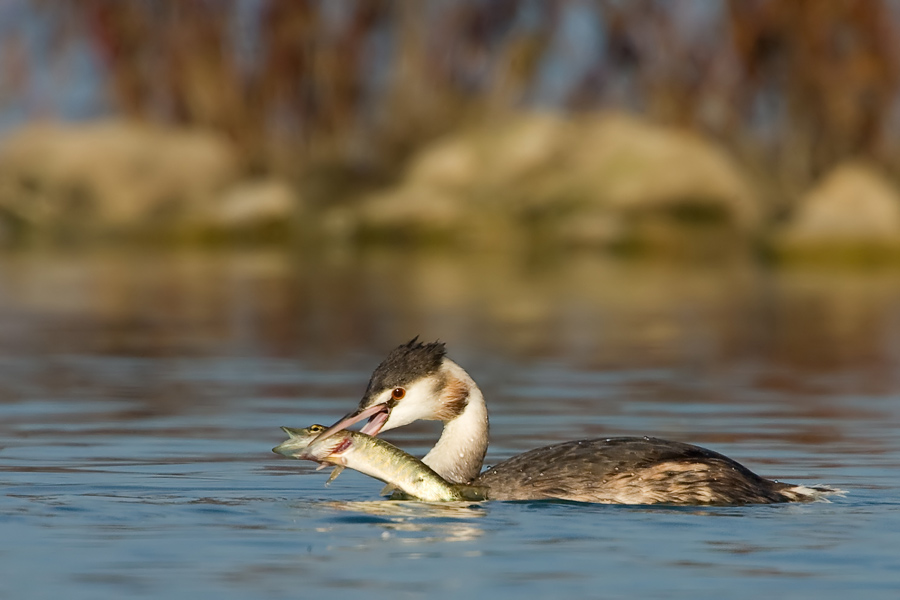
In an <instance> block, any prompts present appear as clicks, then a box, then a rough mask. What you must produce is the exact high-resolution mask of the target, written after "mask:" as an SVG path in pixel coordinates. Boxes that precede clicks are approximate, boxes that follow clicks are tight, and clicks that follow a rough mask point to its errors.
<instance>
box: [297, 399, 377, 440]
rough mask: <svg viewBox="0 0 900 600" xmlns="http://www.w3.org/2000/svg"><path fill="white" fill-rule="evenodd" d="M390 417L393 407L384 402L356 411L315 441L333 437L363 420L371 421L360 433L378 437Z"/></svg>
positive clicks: (321, 434)
mask: <svg viewBox="0 0 900 600" xmlns="http://www.w3.org/2000/svg"><path fill="white" fill-rule="evenodd" d="M390 415H391V407H390V406H388V405H387V404H386V403H384V402H382V403H381V404H373V405H372V406H369V407H368V408H361V409H359V410H355V411H353V412H352V413H350V414H348V415H346V416H345V417H344V418H343V419H341V420H340V421H338V422H337V423H335V424H334V425H332V426H331V427H329V428H328V429H326V430H325V431H323V432H322V433H320V434H319V435H318V436H317V437H316V439H315V440H313V441H318V440H321V439H323V438H327V437H328V436H330V435H333V434H335V433H337V432H338V431H343V430H344V429H347V428H348V427H350V426H351V425H353V424H354V423H359V422H360V421H362V420H363V419H369V422H368V423H366V424H365V425H364V426H363V428H362V429H360V433H365V434H368V435H378V432H379V431H381V428H382V427H384V424H385V422H387V420H388V417H389V416H390Z"/></svg>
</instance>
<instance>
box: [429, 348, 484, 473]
mask: <svg viewBox="0 0 900 600" xmlns="http://www.w3.org/2000/svg"><path fill="white" fill-rule="evenodd" d="M443 370H444V374H445V376H446V377H447V380H448V383H447V384H446V385H445V386H444V392H443V393H444V394H450V395H454V394H455V395H459V394H466V396H467V397H466V401H465V408H463V409H462V411H461V412H460V413H458V414H457V415H455V416H454V417H453V418H451V419H448V420H446V421H444V430H443V432H442V433H441V438H440V439H439V440H438V441H437V444H435V445H434V448H432V449H431V451H430V452H429V453H428V454H426V455H425V458H423V459H422V462H424V463H425V464H426V465H428V466H429V467H431V468H432V469H434V470H435V471H436V472H437V473H438V474H439V475H440V476H441V477H443V478H444V479H446V480H447V481H450V482H452V483H468V482H470V481H472V480H473V479H475V477H477V476H478V474H479V473H481V464H482V463H483V462H484V455H485V453H486V452H487V447H488V438H489V429H490V426H489V424H488V413H487V407H486V406H485V404H484V396H483V395H482V394H481V390H480V389H478V386H477V385H476V384H475V381H474V380H473V379H472V378H471V377H469V374H468V373H466V372H465V370H463V368H462V367H460V366H459V365H457V364H456V363H455V362H453V361H451V360H449V359H445V361H444V368H443Z"/></svg>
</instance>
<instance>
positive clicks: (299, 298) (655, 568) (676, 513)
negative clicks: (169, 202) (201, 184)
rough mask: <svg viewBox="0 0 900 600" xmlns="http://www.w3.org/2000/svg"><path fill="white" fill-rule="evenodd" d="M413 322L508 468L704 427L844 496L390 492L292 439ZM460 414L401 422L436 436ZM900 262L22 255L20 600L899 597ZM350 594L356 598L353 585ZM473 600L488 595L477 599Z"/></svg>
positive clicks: (6, 357)
mask: <svg viewBox="0 0 900 600" xmlns="http://www.w3.org/2000/svg"><path fill="white" fill-rule="evenodd" d="M416 334H421V335H422V336H423V337H424V338H425V339H434V338H441V339H442V340H444V341H446V342H448V345H449V350H450V354H451V356H453V358H455V359H456V360H457V361H458V362H459V363H460V364H462V365H463V366H464V367H466V368H467V369H468V370H469V372H470V373H471V374H472V375H473V377H475V379H476V381H478V382H479V384H480V385H481V386H482V388H483V390H484V392H485V394H486V396H487V398H488V404H489V408H490V411H491V424H492V444H491V448H490V450H489V452H488V463H493V462H497V461H499V460H502V459H504V458H506V457H508V456H510V455H512V454H514V453H516V452H520V451H523V450H527V449H529V448H532V447H535V446H538V445H542V444H547V443H552V442H556V441H562V440H567V439H574V438H582V437H599V436H610V435H643V434H648V435H655V436H658V437H665V438H671V439H677V440H681V441H687V442H693V443H698V444H701V445H704V446H707V447H709V448H712V449H714V450H717V451H720V452H723V453H725V454H728V455H729V456H732V457H733V458H736V459H737V460H739V461H741V462H743V463H744V464H746V465H747V466H749V467H751V468H752V469H754V470H755V471H757V472H759V473H760V474H763V475H766V476H769V477H773V478H777V479H781V480H786V481H793V482H797V483H808V484H812V483H826V484H831V485H834V486H838V487H840V488H842V489H844V490H846V492H847V495H846V496H844V497H837V498H834V499H833V501H832V502H831V503H815V504H807V505H779V506H750V507H733V508H690V507H688V508H684V507H682V508H671V507H622V506H600V505H579V504H575V503H563V502H521V503H519V502H511V503H500V502H494V503H485V504H447V505H434V504H423V503H398V502H384V501H381V500H380V498H379V496H378V492H379V490H380V489H381V487H382V486H381V484H380V483H379V482H377V481H374V480H371V479H368V478H366V477H364V476H362V475H359V474H356V473H352V472H349V471H348V472H345V473H344V474H342V475H341V476H340V477H339V478H338V479H337V480H336V481H335V482H334V483H333V484H332V485H331V486H330V487H327V488H326V487H325V486H324V482H325V479H326V478H327V471H322V472H316V471H315V470H314V467H315V465H312V464H307V463H301V462H299V461H292V460H288V459H284V458H281V457H278V456H276V455H274V454H272V453H271V450H270V448H271V447H272V446H274V445H275V444H277V443H279V442H280V441H281V440H282V439H283V434H282V433H281V431H280V430H279V429H278V427H279V426H280V425H290V426H298V427H302V426H306V425H309V424H311V423H313V422H320V423H330V422H332V421H333V420H335V419H336V418H337V417H339V416H341V415H342V414H344V413H345V412H347V411H348V410H350V409H351V408H352V407H353V406H355V404H356V402H358V400H359V397H360V395H361V393H362V392H363V390H364V388H365V384H366V381H367V378H368V375H369V374H370V372H371V370H372V369H373V368H374V367H375V366H376V365H377V363H378V361H379V360H380V359H381V357H382V356H383V355H384V353H386V352H387V351H388V350H389V349H390V348H392V347H393V346H395V345H397V344H399V343H401V342H404V341H406V340H407V339H409V338H410V337H412V336H413V335H416ZM437 432H438V429H437V428H436V427H435V426H434V424H417V425H414V426H411V427H407V428H403V429H401V430H398V431H392V432H389V433H388V434H386V437H387V439H389V440H391V441H394V442H395V443H397V444H399V445H401V446H403V447H404V448H406V449H408V450H410V451H412V452H414V453H418V454H424V453H425V452H426V451H427V449H428V448H429V446H430V444H432V443H433V441H434V439H435V438H436V435H437ZM898 467H900V276H898V274H897V273H895V272H893V271H891V270H876V271H867V272H857V271H843V272H842V271H837V272H834V271H831V272H829V271H815V270H791V271H786V270H781V271H776V270H771V269H765V268H761V267H759V266H754V265H752V264H746V263H738V264H731V263H729V264H725V265H710V266H688V265H679V264H653V263H640V262H633V261H631V262H630V261H616V260H611V259H606V258H600V257H596V256H566V257H561V258H559V259H552V258H551V259H541V260H530V259H523V258H521V257H512V256H508V255H497V256H488V257H474V258H472V259H466V258H463V259H460V258H458V257H451V256H447V255H441V254H437V255H418V254H413V253H399V254H391V253H386V252H385V253H377V254H367V255H363V256H355V255H346V254H335V255H326V256H324V257H322V258H319V259H317V260H311V259H302V258H298V257H297V256H294V255H291V254H290V253H277V252H271V253H266V252H256V253H250V252H246V253H237V254H203V253H194V254H183V253H182V254H160V253H146V254H121V255H115V256H112V255H108V254H78V253H70V254H59V253H56V254H37V253H28V254H19V255H6V256H3V257H0V471H2V475H0V524H2V525H0V527H2V529H0V531H2V541H0V597H2V598H59V597H66V598H121V597H154V598H161V597H164V598H202V597H216V598H220V599H228V598H297V597H311V596H312V595H313V594H321V593H328V594H332V596H333V595H334V594H337V597H343V596H350V595H355V596H360V597H361V596H363V595H365V596H366V597H367V598H381V597H390V598H442V597H447V598H449V597H454V598H456V597H459V596H460V594H465V595H467V594H475V595H476V596H477V597H487V595H488V594H491V595H492V596H493V597H497V598H521V597H529V598H556V597H563V596H569V597H585V598H586V597H604V598H616V597H621V598H626V597H627V598H636V597H637V598H695V597H698V596H699V597H714V596H723V597H730V598H744V597H746V598H756V597H760V596H772V597H784V598H813V597H815V598H843V597H846V596H848V595H849V594H859V597H865V598H896V597H897V594H898V592H900V500H898V489H900V477H898V474H900V469H898ZM333 597H334V596H333ZM473 597H474V596H473Z"/></svg>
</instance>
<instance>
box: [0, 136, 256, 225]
mask: <svg viewBox="0 0 900 600" xmlns="http://www.w3.org/2000/svg"><path fill="white" fill-rule="evenodd" d="M238 172H239V160H238V154H237V152H236V150H235V148H234V147H233V145H232V144H231V143H230V142H229V141H227V140H226V139H225V138H223V137H222V136H219V135H216V134H214V133H210V132H205V131H192V130H180V129H179V130H176V129H162V128H157V127H151V126H147V125H143V124H139V123H133V122H127V121H99V122H91V123H83V124H65V123H41V124H35V125H30V126H27V127H25V128H23V129H21V130H19V131H18V132H16V133H14V134H13V135H11V136H10V137H9V138H7V139H6V140H5V141H4V143H3V145H2V147H0V182H3V183H2V185H0V190H2V195H0V210H2V211H4V212H6V213H8V214H9V215H14V217H15V218H16V219H19V220H21V221H22V222H23V223H25V224H27V226H28V227H30V228H32V229H37V230H52V231H59V232H63V233H70V232H72V233H79V232H89V233H94V232H99V233H106V232H118V233H121V232H132V231H136V230H148V229H159V228H168V227H177V226H182V225H184V224H185V223H189V222H195V221H201V220H203V219H205V218H206V215H208V214H212V212H213V211H211V210H210V208H211V206H212V205H213V204H214V203H215V202H216V201H217V199H218V197H219V195H220V194H221V192H222V190H223V189H224V188H225V187H226V186H227V185H229V184H230V183H231V182H232V181H234V180H235V178H236V177H237V175H238Z"/></svg>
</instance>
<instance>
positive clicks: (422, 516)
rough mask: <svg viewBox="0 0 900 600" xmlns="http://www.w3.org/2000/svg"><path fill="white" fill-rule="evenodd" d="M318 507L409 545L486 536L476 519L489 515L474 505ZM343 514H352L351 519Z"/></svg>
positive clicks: (324, 504)
mask: <svg viewBox="0 0 900 600" xmlns="http://www.w3.org/2000/svg"><path fill="white" fill-rule="evenodd" d="M304 508H307V506H304ZM315 508H316V509H326V510H328V511H330V512H333V513H334V514H333V516H331V517H329V519H328V520H329V521H332V522H335V523H339V524H346V523H367V524H373V525H375V526H377V527H378V528H379V529H381V530H382V532H381V534H380V536H379V537H380V538H381V539H388V538H396V539H397V540H399V541H401V542H402V543H405V544H430V543H435V542H468V541H472V540H475V539H477V538H479V537H481V536H482V535H484V531H483V530H482V529H481V528H479V527H478V526H477V525H476V524H475V523H473V522H472V520H473V519H480V518H483V517H484V516H485V515H486V512H485V510H484V508H482V507H481V506H479V505H477V504H472V503H470V502H469V503H467V502H407V501H395V500H383V501H379V500H373V501H368V502H355V501H343V502H340V501H334V502H318V503H316V505H315ZM342 513H349V515H351V518H349V519H348V517H347V516H345V515H342ZM327 530H329V528H328V527H322V528H320V529H319V531H322V532H324V531H327ZM408 534H425V535H415V536H410V535H408Z"/></svg>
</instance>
